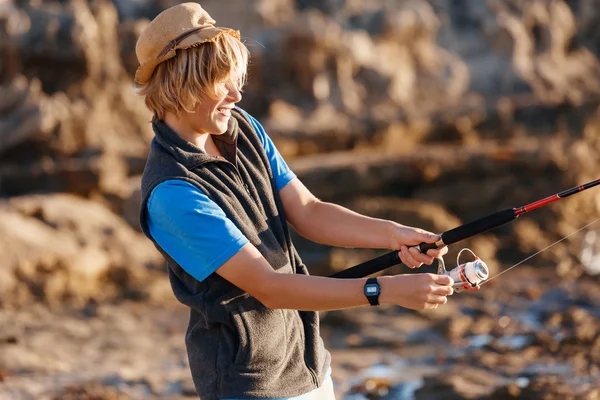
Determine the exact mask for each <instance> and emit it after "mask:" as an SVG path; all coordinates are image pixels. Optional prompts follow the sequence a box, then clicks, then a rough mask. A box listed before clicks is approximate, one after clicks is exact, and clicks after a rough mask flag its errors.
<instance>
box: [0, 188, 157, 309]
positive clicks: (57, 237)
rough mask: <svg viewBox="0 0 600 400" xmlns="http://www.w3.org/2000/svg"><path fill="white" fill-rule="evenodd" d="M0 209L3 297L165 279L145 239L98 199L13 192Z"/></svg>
mask: <svg viewBox="0 0 600 400" xmlns="http://www.w3.org/2000/svg"><path fill="white" fill-rule="evenodd" d="M2 210H3V211H2V213H3V218H1V220H2V224H4V227H3V228H2V229H3V230H4V231H5V233H4V235H3V236H4V237H6V238H7V241H6V242H3V243H5V246H6V247H5V248H4V249H3V254H5V255H6V256H5V258H4V260H5V261H4V264H5V266H4V267H3V268H0V270H1V271H3V274H6V275H7V279H6V280H5V279H3V280H2V291H1V292H0V303H1V304H24V303H27V302H29V301H31V300H39V301H44V302H46V303H49V304H57V303H61V302H63V301H70V302H73V303H76V304H84V303H85V302H86V301H88V300H89V299H107V298H111V297H120V296H132V295H133V296H140V295H141V296H144V293H146V295H148V292H147V291H146V289H144V286H145V285H147V284H148V283H150V282H152V280H153V279H156V278H159V277H162V279H164V276H163V275H162V274H160V273H158V272H152V269H153V268H156V267H157V266H158V265H160V264H161V262H162V261H161V259H162V257H161V256H160V255H159V254H158V252H157V251H156V250H155V249H154V247H153V246H152V244H151V243H150V241H148V240H147V239H146V238H145V237H143V236H142V235H141V234H139V233H135V232H134V231H133V230H132V229H131V228H130V227H129V226H128V225H127V224H126V223H125V222H124V221H123V220H121V219H120V218H119V217H118V216H117V215H115V214H113V213H111V212H110V211H109V210H107V209H106V208H104V207H103V206H101V205H99V204H96V203H93V202H90V201H87V200H84V199H80V198H77V197H75V196H73V195H48V196H41V195H40V196H31V197H20V198H19V197H15V198H13V199H11V200H10V201H9V202H5V203H4V204H3V209H2ZM11 227H12V228H13V229H11ZM15 227H17V229H16V230H15V229H14V228H15ZM149 287H151V285H150V286H149Z"/></svg>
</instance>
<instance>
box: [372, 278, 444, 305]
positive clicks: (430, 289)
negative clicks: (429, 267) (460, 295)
mask: <svg viewBox="0 0 600 400" xmlns="http://www.w3.org/2000/svg"><path fill="white" fill-rule="evenodd" d="M379 280H380V285H381V296H380V297H379V301H380V302H381V304H395V305H398V306H401V307H405V308H410V309H412V310H434V309H436V308H438V306H439V305H440V304H446V303H447V301H448V298H447V297H446V296H450V295H452V293H454V289H452V285H453V284H454V280H452V278H451V277H449V276H448V275H435V274H411V275H395V276H383V277H379Z"/></svg>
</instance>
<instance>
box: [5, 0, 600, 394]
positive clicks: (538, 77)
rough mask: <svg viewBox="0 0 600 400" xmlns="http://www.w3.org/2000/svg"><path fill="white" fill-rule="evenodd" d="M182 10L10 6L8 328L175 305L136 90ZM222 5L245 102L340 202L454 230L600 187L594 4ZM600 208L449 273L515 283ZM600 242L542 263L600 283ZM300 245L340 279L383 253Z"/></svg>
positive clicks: (306, 177) (561, 250)
mask: <svg viewBox="0 0 600 400" xmlns="http://www.w3.org/2000/svg"><path fill="white" fill-rule="evenodd" d="M176 3H179V2H177V1H172V0H114V1H108V0H89V1H88V0H69V1H67V0H64V1H58V0H29V1H26V0H21V1H19V0H3V1H0V254H1V255H2V256H1V257H0V310H1V309H4V310H7V311H6V312H8V311H9V310H13V311H12V312H14V313H16V314H14V315H19V310H25V309H29V308H28V307H37V306H39V305H40V304H41V305H43V307H50V309H53V310H60V309H62V308H63V307H79V309H82V307H83V309H84V310H89V309H90V307H91V309H92V310H96V307H98V305H103V304H113V303H114V302H115V301H131V300H133V301H140V300H143V301H144V304H155V305H164V304H165V303H172V302H173V299H172V295H171V294H170V288H169V286H168V282H167V279H166V277H165V270H164V265H163V262H162V259H161V258H160V256H159V255H158V253H157V252H156V251H155V250H154V248H153V246H152V245H151V243H150V242H149V241H148V240H147V239H146V238H145V237H144V236H143V235H142V234H141V233H140V230H139V226H138V222H137V216H138V209H139V182H140V174H141V173H142V170H143V166H144V163H145V157H146V154H147V152H148V148H149V143H150V140H151V138H152V131H151V128H150V124H149V120H150V117H151V116H150V114H149V113H148V111H147V110H146V108H145V106H144V104H143V100H142V99H141V98H139V97H137V96H136V95H135V94H134V91H133V86H132V84H133V82H132V76H133V73H134V71H135V69H136V67H137V61H136V58H135V52H134V46H135V42H136V40H137V37H138V35H139V33H140V32H141V31H142V30H143V28H144V27H145V26H146V24H147V23H148V22H149V20H150V19H151V18H153V17H154V16H155V15H156V14H158V13H159V12H160V11H161V10H163V9H164V8H166V7H169V6H171V5H174V4H176ZM201 4H202V6H203V7H204V8H206V9H207V10H208V11H209V13H210V14H211V15H212V16H213V17H214V18H215V19H216V20H217V25H221V26H229V27H234V28H237V29H240V30H241V32H242V36H243V38H244V40H245V42H246V44H247V45H248V47H249V48H250V50H251V53H252V61H251V66H250V77H249V85H248V87H247V88H246V90H245V93H244V99H243V100H242V102H241V104H240V105H241V106H242V107H243V108H245V109H246V110H248V111H249V112H250V113H252V114H253V115H254V116H255V117H257V118H258V119H259V121H261V123H263V125H264V126H265V128H266V130H267V132H268V133H269V134H270V136H271V137H272V138H273V140H274V141H275V143H276V145H277V146H278V148H279V150H280V151H281V153H282V154H283V155H284V157H285V158H286V160H287V161H288V163H289V164H290V166H291V168H292V169H293V170H294V171H295V172H296V174H297V175H298V176H299V178H300V179H301V180H302V181H303V182H304V183H305V184H306V185H307V186H308V187H309V188H310V189H311V190H312V191H313V192H314V193H315V194H316V195H317V196H318V197H320V198H321V199H323V200H330V201H335V202H338V203H341V204H344V205H346V206H348V207H350V208H352V209H354V210H357V211H359V212H363V213H367V214H369V215H372V216H379V217H384V218H389V219H394V220H397V221H399V222H402V223H404V224H407V225H413V226H419V227H422V228H424V229H429V230H432V231H435V232H442V231H444V230H447V229H449V228H452V227H455V226H457V225H459V224H461V223H463V222H467V221H470V220H473V219H475V218H478V217H480V216H483V215H486V214H488V213H491V212H494V211H498V210H500V209H503V208H507V207H515V206H520V205H523V204H526V203H529V202H531V201H533V200H537V199H539V198H541V197H544V196H547V195H550V194H553V193H556V192H558V191H560V190H563V189H566V188H569V187H572V186H575V185H577V184H581V183H584V182H587V181H590V180H594V179H598V178H599V176H598V170H599V168H598V167H599V166H600V152H599V150H600V113H599V112H598V107H599V106H600V64H599V59H598V56H599V54H600V28H599V27H600V24H599V23H600V11H599V9H598V7H597V6H596V2H595V1H594V0H570V1H560V0H530V1H518V0H487V1H480V0H429V1H426V0H405V1H399V0H319V1H316V0H255V1H251V0H230V1H227V2H224V1H216V0H205V1H202V2H201ZM599 211H600V195H598V194H597V193H595V192H593V191H591V192H586V194H582V195H579V196H575V197H572V198H569V199H568V200H565V201H563V202H559V203H555V204H553V205H551V206H549V207H546V208H545V209H542V210H538V211H535V212H533V213H531V214H528V215H527V217H524V218H521V219H519V220H517V221H515V222H514V223H512V224H510V225H507V226H505V227H502V228H500V229H497V230H495V231H493V232H490V233H487V234H485V235H481V236H479V237H477V238H474V239H472V240H469V241H466V242H465V243H461V244H459V245H457V246H454V247H455V248H453V249H451V253H450V256H449V257H448V258H447V265H449V266H454V264H455V262H454V259H453V258H452V256H454V255H455V254H456V253H457V251H458V250H459V249H460V248H462V247H463V246H467V247H470V248H471V249H473V250H474V251H475V252H476V253H477V254H478V255H479V256H480V257H482V258H483V259H484V260H485V261H487V262H488V265H490V267H491V268H492V270H493V274H495V273H497V272H498V271H500V270H501V269H502V268H504V267H506V266H509V265H512V264H514V263H516V262H518V261H520V260H522V259H523V258H525V257H527V256H528V255H531V254H533V253H535V252H537V251H539V250H542V249H544V248H545V247H546V246H548V245H549V244H551V243H553V242H554V241H556V240H558V239H560V238H562V237H564V236H566V235H568V234H570V233H572V232H574V231H576V230H577V229H579V228H581V227H582V226H584V225H585V224H586V223H589V222H591V221H593V220H595V219H596V218H598V214H599ZM597 229H598V227H596V230H590V232H588V235H586V236H585V237H586V240H583V234H580V235H579V236H577V237H575V238H574V239H573V240H568V241H564V242H562V243H560V244H559V245H556V246H554V247H552V248H551V249H550V250H548V251H545V252H543V253H541V254H540V255H539V256H537V257H536V258H534V259H532V260H531V261H528V264H529V265H531V266H535V267H537V268H540V270H539V271H543V273H544V274H550V275H552V276H556V277H559V279H560V280H561V281H564V282H576V279H578V278H581V277H586V276H587V278H588V279H591V281H592V282H595V280H594V278H593V277H589V275H590V273H594V274H595V273H597V272H598V266H597V264H598V261H597V260H598V255H597V241H596V240H595V239H594V238H593V237H592V235H595V232H596V231H597ZM594 237H595V236H594ZM296 243H297V246H298V247H299V250H300V253H301V255H302V256H303V257H304V259H305V262H306V263H307V264H308V265H309V266H310V267H311V270H312V271H313V273H314V274H318V275H327V274H330V273H332V272H333V271H335V270H340V269H343V268H347V267H349V266H352V265H354V264H357V263H359V262H362V261H364V260H366V259H369V258H371V257H373V256H376V255H378V254H380V252H376V251H369V250H358V249H332V248H329V247H326V246H320V245H315V244H312V243H307V242H306V241H304V240H302V239H301V238H296ZM584 245H585V246H584ZM584 247H585V248H584ZM594 266H595V267H594ZM400 271H402V272H404V271H403V270H401V269H400V268H399V267H395V268H392V269H390V270H389V273H394V272H396V273H397V272H400ZM497 282H498V284H500V283H499V282H500V280H498V281H497ZM505 282H506V281H505ZM490 286H494V285H493V284H492V283H490ZM533 297H535V296H533ZM538 297H539V296H538ZM117 304H118V303H117ZM94 313H95V311H94V312H93V313H92V314H94ZM11 315H13V314H11ZM20 315H24V314H23V311H22V312H21V314H20ZM94 315H95V314H94ZM328 317H329V315H327V316H326V317H325V323H326V320H327V318H328ZM15 318H16V317H15ZM8 321H9V322H7V323H10V319H9V320H8ZM5 322H6V321H5ZM4 329H5V327H4V326H0V335H1V334H2V331H3V330H4ZM444 329H446V328H444ZM462 333H464V332H463V331H461V334H462ZM459 336H460V335H459ZM9 337H11V336H10V335H9ZM332 340H333V339H332ZM1 359H2V358H1V357H0V360H1ZM9 367H10V363H8V361H7V364H6V365H4V366H3V364H2V363H0V385H2V376H3V375H2V370H3V368H5V369H6V370H7V371H9V370H10V371H13V372H11V374H15V372H14V371H15V370H18V368H16V367H15V368H13V369H11V368H9ZM540 386H544V385H540ZM430 387H433V386H431V385H430ZM440 387H441V386H440ZM432 390H433V389H432ZM507 390H508V389H507ZM514 390H516V389H514ZM514 390H513V392H514ZM532 393H534V392H532ZM74 396H76V394H74ZM134 397H135V396H134ZM107 398H108V397H107ZM396 398H400V397H396ZM423 398H426V397H423ZM431 398H433V397H431ZM445 398H449V397H445ZM457 398H462V397H457ZM498 398H502V397H498ZM532 398H533V397H532ZM534 398H541V397H534Z"/></svg>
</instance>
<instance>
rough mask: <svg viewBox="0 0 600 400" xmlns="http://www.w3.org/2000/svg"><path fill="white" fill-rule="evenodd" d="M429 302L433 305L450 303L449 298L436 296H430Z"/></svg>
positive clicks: (428, 297)
mask: <svg viewBox="0 0 600 400" xmlns="http://www.w3.org/2000/svg"><path fill="white" fill-rule="evenodd" d="M427 302H428V303H432V304H446V303H447V302H448V298H447V297H446V296H436V295H434V294H430V295H429V296H427Z"/></svg>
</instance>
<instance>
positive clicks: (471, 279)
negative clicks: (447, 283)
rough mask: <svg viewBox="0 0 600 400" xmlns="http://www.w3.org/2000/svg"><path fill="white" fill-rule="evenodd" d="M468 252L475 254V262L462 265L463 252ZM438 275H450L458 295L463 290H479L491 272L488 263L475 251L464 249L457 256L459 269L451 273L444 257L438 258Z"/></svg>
mask: <svg viewBox="0 0 600 400" xmlns="http://www.w3.org/2000/svg"><path fill="white" fill-rule="evenodd" d="M465 250H466V251H468V252H470V253H471V254H473V257H475V260H473V261H469V262H466V263H464V264H461V263H460V255H461V254H462V252H463V251H465ZM437 260H438V271H437V273H438V275H448V276H450V277H451V278H452V279H453V280H454V285H452V288H453V289H454V291H455V292H456V293H460V292H462V291H463V290H479V288H480V286H479V284H480V283H482V282H483V281H485V280H486V279H487V278H488V277H489V275H490V271H489V269H488V266H487V265H486V263H484V262H483V261H482V260H480V259H479V257H477V255H476V254H475V253H473V251H471V250H470V249H467V248H465V249H462V250H461V251H460V252H459V253H458V256H456V264H457V267H456V268H454V269H453V270H451V271H448V270H446V263H445V262H444V259H443V258H442V257H438V259H437Z"/></svg>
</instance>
